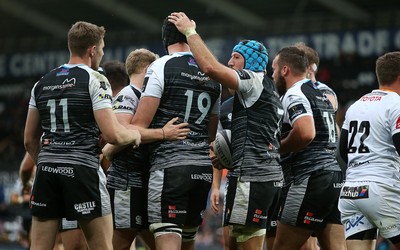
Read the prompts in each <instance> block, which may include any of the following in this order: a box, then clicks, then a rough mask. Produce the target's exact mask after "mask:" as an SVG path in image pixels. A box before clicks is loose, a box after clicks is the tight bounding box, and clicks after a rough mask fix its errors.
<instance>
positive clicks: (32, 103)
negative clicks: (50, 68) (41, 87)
mask: <svg viewBox="0 0 400 250" xmlns="http://www.w3.org/2000/svg"><path fill="white" fill-rule="evenodd" d="M37 84H38V82H36V83H35V85H34V86H33V88H32V90H31V98H30V99H29V108H30V109H37V106H36V97H35V88H36V86H37Z"/></svg>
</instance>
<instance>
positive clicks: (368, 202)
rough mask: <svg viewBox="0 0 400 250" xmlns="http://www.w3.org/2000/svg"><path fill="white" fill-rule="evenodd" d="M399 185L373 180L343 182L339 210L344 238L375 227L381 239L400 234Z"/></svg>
mask: <svg viewBox="0 0 400 250" xmlns="http://www.w3.org/2000/svg"><path fill="white" fill-rule="evenodd" d="M399 197H400V185H398V186H393V185H389V184H385V183H376V182H367V181H360V182H346V183H345V184H344V186H343V188H342V191H341V195H340V200H339V210H340V212H341V214H342V223H343V225H344V227H345V235H346V238H347V237H349V236H351V235H353V234H356V233H359V232H362V231H366V230H369V229H372V228H378V229H379V234H380V235H381V236H382V237H384V238H392V237H395V236H397V235H400V199H399Z"/></svg>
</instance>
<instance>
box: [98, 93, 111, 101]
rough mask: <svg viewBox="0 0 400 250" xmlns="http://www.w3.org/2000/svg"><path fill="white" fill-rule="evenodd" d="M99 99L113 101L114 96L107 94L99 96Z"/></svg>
mask: <svg viewBox="0 0 400 250" xmlns="http://www.w3.org/2000/svg"><path fill="white" fill-rule="evenodd" d="M99 97H100V99H109V100H110V101H111V100H112V96H111V95H109V94H105V93H102V94H99Z"/></svg>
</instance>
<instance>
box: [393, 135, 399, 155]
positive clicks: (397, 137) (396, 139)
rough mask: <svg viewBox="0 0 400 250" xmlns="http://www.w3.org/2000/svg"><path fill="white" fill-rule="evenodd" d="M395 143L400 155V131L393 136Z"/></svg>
mask: <svg viewBox="0 0 400 250" xmlns="http://www.w3.org/2000/svg"><path fill="white" fill-rule="evenodd" d="M392 139H393V145H394V146H395V148H396V151H397V153H398V154H399V155H400V133H396V134H394V135H393V136H392Z"/></svg>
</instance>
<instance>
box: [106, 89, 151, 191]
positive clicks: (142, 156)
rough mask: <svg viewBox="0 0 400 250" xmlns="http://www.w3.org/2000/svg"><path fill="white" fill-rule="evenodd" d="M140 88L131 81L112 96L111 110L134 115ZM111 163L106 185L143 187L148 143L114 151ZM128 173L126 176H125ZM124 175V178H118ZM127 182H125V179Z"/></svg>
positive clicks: (147, 168)
mask: <svg viewBox="0 0 400 250" xmlns="http://www.w3.org/2000/svg"><path fill="white" fill-rule="evenodd" d="M140 96H141V90H140V89H138V88H136V87H135V86H134V85H133V84H132V83H131V84H130V85H128V86H126V87H124V88H123V89H122V90H121V91H120V92H119V93H118V94H117V95H116V96H115V97H114V98H113V110H114V113H115V114H129V115H132V117H133V116H134V115H135V113H136V110H137V106H138V104H139V100H140ZM111 163H112V165H111V167H110V169H109V172H108V175H107V186H108V187H115V188H126V186H127V185H128V186H134V187H143V185H144V184H146V183H143V175H147V174H148V171H149V167H150V163H149V155H148V145H147V144H140V146H139V147H138V148H136V149H134V148H133V147H131V146H127V147H126V148H124V149H123V150H122V151H120V152H118V153H116V154H115V155H114V157H113V159H112V161H111ZM126 175H128V176H126ZM120 176H124V178H120ZM127 180H128V181H129V183H126V181H127Z"/></svg>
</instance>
